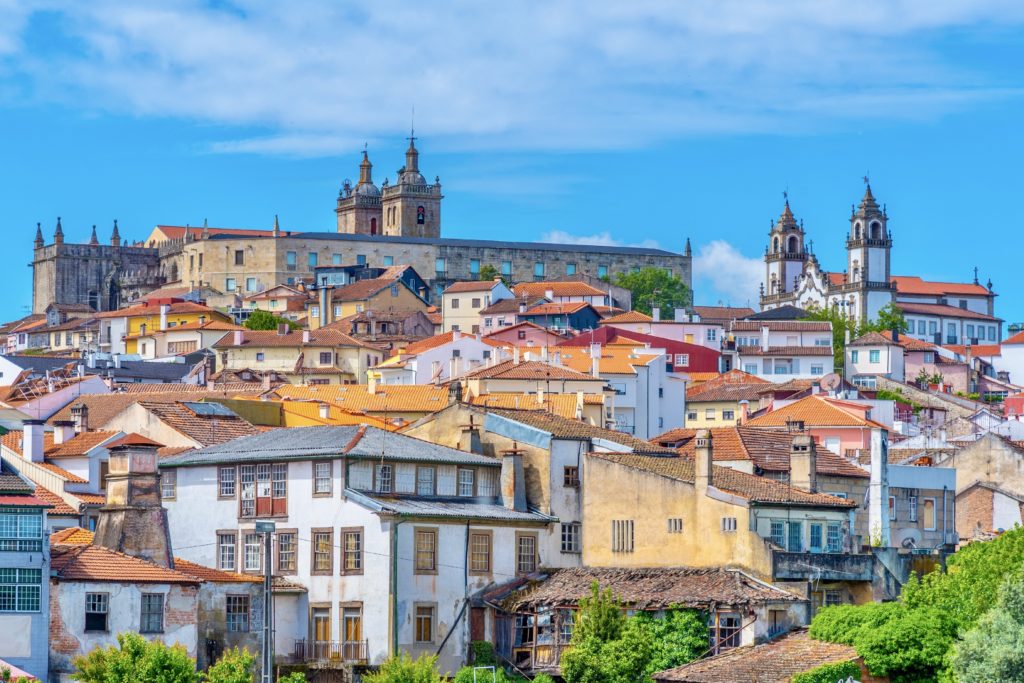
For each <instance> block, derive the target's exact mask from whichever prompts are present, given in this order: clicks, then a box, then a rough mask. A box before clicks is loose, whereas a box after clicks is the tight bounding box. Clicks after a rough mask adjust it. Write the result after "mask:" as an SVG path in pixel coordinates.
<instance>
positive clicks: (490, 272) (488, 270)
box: [480, 263, 507, 284]
mask: <svg viewBox="0 0 1024 683" xmlns="http://www.w3.org/2000/svg"><path fill="white" fill-rule="evenodd" d="M496 277H501V276H500V275H499V273H498V269H497V268H495V267H494V266H493V265H492V264H490V263H485V264H484V265H482V266H480V279H481V280H493V279H494V278H496ZM501 281H502V282H505V278H503V277H502V278H501ZM506 284H507V283H506Z"/></svg>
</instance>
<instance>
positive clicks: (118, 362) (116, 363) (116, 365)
mask: <svg viewBox="0 0 1024 683" xmlns="http://www.w3.org/2000/svg"><path fill="white" fill-rule="evenodd" d="M114 369H116V370H120V369H121V354H119V353H115V354H114Z"/></svg>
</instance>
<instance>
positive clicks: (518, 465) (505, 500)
mask: <svg viewBox="0 0 1024 683" xmlns="http://www.w3.org/2000/svg"><path fill="white" fill-rule="evenodd" d="M501 502H502V504H503V505H504V506H505V508H506V509H508V510H515V511H516V512H526V479H525V476H524V474H523V451H522V450H521V449H520V448H519V445H518V444H517V443H515V442H513V443H512V448H510V449H509V450H507V451H502V452H501Z"/></svg>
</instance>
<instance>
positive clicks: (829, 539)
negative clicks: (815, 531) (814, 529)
mask: <svg viewBox="0 0 1024 683" xmlns="http://www.w3.org/2000/svg"><path fill="white" fill-rule="evenodd" d="M825 549H826V550H827V551H828V552H830V553H838V552H840V551H841V550H842V549H843V528H842V525H840V523H839V522H829V523H828V526H827V527H826V529H825Z"/></svg>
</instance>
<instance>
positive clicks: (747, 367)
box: [743, 363, 757, 375]
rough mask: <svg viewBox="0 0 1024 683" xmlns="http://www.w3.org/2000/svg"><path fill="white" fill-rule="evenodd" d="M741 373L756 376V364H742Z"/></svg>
mask: <svg viewBox="0 0 1024 683" xmlns="http://www.w3.org/2000/svg"><path fill="white" fill-rule="evenodd" d="M743 372H745V373H747V374H748V375H756V374H757V364H756V363H746V364H744V366H743Z"/></svg>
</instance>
